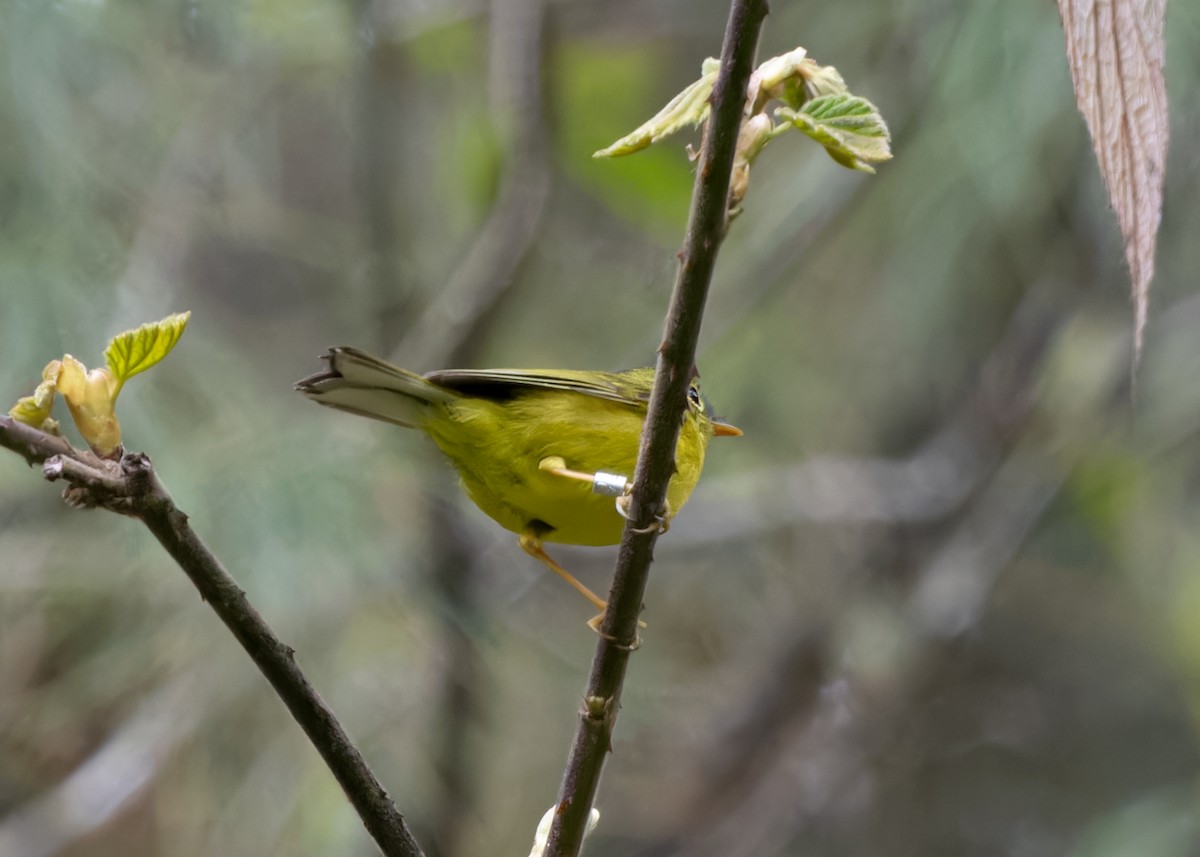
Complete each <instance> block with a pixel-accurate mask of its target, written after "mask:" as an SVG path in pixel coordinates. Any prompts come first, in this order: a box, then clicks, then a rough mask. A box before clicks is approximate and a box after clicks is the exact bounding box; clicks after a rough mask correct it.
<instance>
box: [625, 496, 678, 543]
mask: <svg viewBox="0 0 1200 857" xmlns="http://www.w3.org/2000/svg"><path fill="white" fill-rule="evenodd" d="M629 496H630V495H629V492H626V493H625V494H622V495H621V496H620V497H618V498H617V514H618V515H620V516H621V517H622V518H624V519H625V520H626V521H628V520H630V518H629ZM670 510H671V506H670V504H669V503H668V504H667V508H666V511H665V513H664V514H662V515H655V516H654V522H653V523H652V524H650V526H648V527H634V529H633V531H634V532H635V533H640V534H642V535H645V534H646V533H658V534H659V535H660V536H661V535H662V534H663V533H665V532H666V531H667V530H669V529H671V511H670Z"/></svg>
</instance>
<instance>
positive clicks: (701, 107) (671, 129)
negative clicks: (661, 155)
mask: <svg viewBox="0 0 1200 857" xmlns="http://www.w3.org/2000/svg"><path fill="white" fill-rule="evenodd" d="M720 68H721V64H720V62H718V61H717V60H715V59H713V58H712V57H709V58H708V59H706V60H705V61H704V64H703V66H701V69H700V79H699V80H697V81H695V82H694V83H692V84H691V85H689V86H688V87H687V89H685V90H683V92H681V93H679V94H678V95H676V96H675V97H674V98H672V99H671V100H670V101H669V102H667V106H666V107H664V108H663V109H662V110H660V111H658V113H656V114H655V115H654V117H653V118H652V119H650V120H649V121H647V122H645V123H643V124H642V125H641V126H639V127H638V128H637V129H636V130H635V131H633V132H632V133H629V134H626V135H625V136H624V137H622V138H621V139H620V140H617V142H615V143H613V144H612V145H611V146H609V147H607V148H605V149H601V150H600V151H598V152H595V153H594V154H593V155H592V157H593V158H615V157H619V156H621V155H631V154H633V153H634V152H640V151H641V150H642V149H645V148H646V147H647V146H649V145H650V144H651V143H657V142H658V141H659V140H662V139H663V138H665V137H669V136H671V135H672V134H674V133H675V132H676V131H678V130H680V129H681V128H683V127H684V126H686V125H691V126H692V127H695V126H697V125H699V124H700V123H702V122H703V121H704V120H705V119H707V118H708V110H709V97H710V96H711V95H712V91H713V86H714V85H715V84H716V82H717V72H718V71H720Z"/></svg>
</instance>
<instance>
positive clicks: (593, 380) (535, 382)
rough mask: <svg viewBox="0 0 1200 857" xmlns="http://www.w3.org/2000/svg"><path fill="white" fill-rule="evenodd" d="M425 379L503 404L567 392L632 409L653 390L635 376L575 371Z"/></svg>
mask: <svg viewBox="0 0 1200 857" xmlns="http://www.w3.org/2000/svg"><path fill="white" fill-rule="evenodd" d="M636 371H637V370H635V372H636ZM425 379H426V380H428V381H432V382H433V383H434V384H437V385H438V386H439V387H444V388H446V389H448V390H454V391H455V392H458V393H463V394H465V395H469V396H480V397H482V398H485V399H495V400H500V401H502V400H504V399H510V398H512V397H513V396H514V395H516V394H518V393H519V392H521V391H524V390H565V391H567V392H571V393H581V394H583V395H585V396H594V397H596V398H598V399H609V400H611V401H614V402H621V403H623V404H626V405H631V404H639V403H643V402H645V401H646V400H647V399H648V398H649V389H650V388H649V384H645V385H644V386H645V390H642V389H641V387H642V386H643V385H640V384H636V383H631V380H632V378H631V373H622V374H616V373H608V372H585V371H582V370H572V369H442V370H439V371H437V372H430V373H428V374H427V375H425Z"/></svg>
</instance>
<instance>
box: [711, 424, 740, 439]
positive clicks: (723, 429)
mask: <svg viewBox="0 0 1200 857" xmlns="http://www.w3.org/2000/svg"><path fill="white" fill-rule="evenodd" d="M712 427H713V434H714V435H715V436H716V437H741V436H742V430H741V429H740V428H738V427H737V426H731V425H730V424H729V423H723V422H719V421H717V420H713V424H712Z"/></svg>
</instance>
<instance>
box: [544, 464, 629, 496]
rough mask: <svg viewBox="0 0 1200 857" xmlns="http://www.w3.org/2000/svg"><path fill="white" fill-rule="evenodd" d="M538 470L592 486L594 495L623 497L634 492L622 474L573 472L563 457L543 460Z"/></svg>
mask: <svg viewBox="0 0 1200 857" xmlns="http://www.w3.org/2000/svg"><path fill="white" fill-rule="evenodd" d="M538 470H541V471H544V472H546V473H549V474H551V475H553V476H561V477H563V478H564V479H575V480H577V481H579V482H587V483H588V484H589V485H591V486H592V493H593V494H602V495H604V496H606V497H623V496H625V495H626V494H628V493H629V492H630V491H632V490H633V485H632V484H631V483H630V482H629V480H628V479H627V478H625V477H624V476H622V475H621V474H620V473H605V472H604V471H603V470H598V471H596V472H595V473H583V472H581V471H579V470H571V469H570V468H568V467H567V462H566V461H565V460H564V459H563V457H562V456H561V455H550V456H547V457H546V458H543V459H542V460H541V461H539V462H538Z"/></svg>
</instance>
